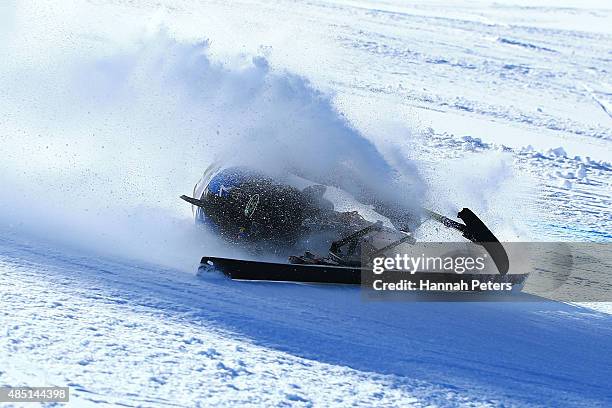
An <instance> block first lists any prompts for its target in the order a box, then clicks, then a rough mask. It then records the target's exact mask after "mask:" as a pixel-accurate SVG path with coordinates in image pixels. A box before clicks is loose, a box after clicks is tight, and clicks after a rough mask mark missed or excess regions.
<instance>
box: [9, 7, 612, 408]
mask: <svg viewBox="0 0 612 408" xmlns="http://www.w3.org/2000/svg"><path fill="white" fill-rule="evenodd" d="M519 3H521V2H520V1H518V0H517V1H515V2H495V3H490V4H488V3H464V2H453V3H451V2H448V3H446V4H445V3H443V2H434V3H427V4H425V3H424V2H404V3H400V2H381V3H378V4H376V5H372V4H369V3H366V2H348V1H347V2H332V3H326V2H319V1H310V2H305V3H302V4H300V5H299V6H298V5H296V4H295V3H293V2H285V1H281V2H276V3H264V2H233V3H232V4H227V3H225V2H214V1H213V2H206V3H194V2H191V1H189V2H188V1H172V2H166V1H160V2H155V3H151V2H150V1H122V0H121V1H109V2H95V3H94V2H92V3H91V6H92V7H100V8H108V7H120V8H119V10H120V11H121V10H129V11H130V12H133V13H140V12H142V13H143V15H144V14H147V13H151V12H153V11H156V10H157V9H158V8H159V6H160V4H161V5H164V4H165V13H166V15H167V16H169V17H168V21H167V24H168V25H169V26H170V27H171V28H172V29H173V30H174V31H176V32H177V33H178V34H181V35H183V36H184V37H187V38H192V37H197V36H200V35H203V34H206V35H210V36H211V40H212V42H211V44H212V45H211V47H212V49H213V50H216V51H217V52H219V50H224V49H226V48H227V50H228V53H236V52H238V51H239V52H243V51H246V52H247V53H249V52H257V50H258V49H259V47H262V46H263V52H264V53H265V52H270V55H269V59H270V61H271V63H272V64H273V65H276V66H279V67H285V68H287V69H289V70H290V71H293V72H297V73H299V74H303V75H305V76H307V77H309V78H311V79H312V81H313V82H314V83H315V84H317V85H318V86H321V87H322V88H329V89H332V90H333V91H334V92H336V93H337V96H338V100H339V101H340V102H339V103H340V105H341V106H340V108H341V110H342V109H344V110H346V115H347V117H349V118H350V119H354V118H359V117H360V116H366V114H367V113H368V112H369V109H370V108H371V107H376V106H378V105H379V104H381V105H389V106H395V105H397V106H401V107H402V108H405V109H408V110H409V111H410V112H411V113H412V114H414V116H415V117H416V118H418V120H420V122H421V123H420V126H419V129H418V130H419V132H420V133H422V136H423V137H422V138H421V139H420V140H422V141H423V146H421V147H420V149H419V153H420V154H423V155H424V156H423V157H424V159H425V161H429V162H430V163H431V164H430V165H431V167H432V168H433V169H435V167H436V165H438V164H440V163H444V161H445V160H447V159H450V158H456V157H459V158H470V159H474V158H478V157H479V156H478V155H479V154H484V153H486V152H491V151H497V150H499V151H505V152H507V153H508V154H509V155H510V156H511V157H512V158H513V160H514V163H515V165H516V168H517V169H518V171H519V173H518V174H519V175H518V176H517V177H520V175H521V174H525V175H530V176H533V177H535V179H536V180H537V182H538V183H539V184H538V185H537V186H536V190H537V195H535V196H533V195H530V196H528V197H525V200H524V205H528V206H531V207H533V208H532V209H533V210H534V211H536V212H537V213H538V214H539V215H540V217H541V218H538V220H533V222H532V224H533V225H532V227H533V231H534V235H538V236H541V237H542V238H544V239H567V240H586V241H588V240H600V241H609V240H610V239H611V238H612V236H611V235H610V234H611V231H612V188H611V185H612V177H611V175H612V167H611V165H610V163H609V162H610V159H611V158H612V155H611V154H610V153H611V152H612V149H611V147H610V143H612V130H611V126H610V125H611V123H612V122H611V120H612V119H611V118H610V116H609V111H606V109H607V107H609V106H610V103H612V98H611V95H612V93H611V88H610V85H609V81H610V72H611V71H612V59H611V56H612V50H611V49H610V44H611V43H612V36H611V34H610V31H609V30H607V29H598V28H597V27H598V25H599V26H605V24H602V21H603V22H604V23H605V22H606V21H610V18H611V16H612V11H611V10H610V9H609V7H606V8H604V7H603V6H601V7H600V6H597V7H595V8H593V9H587V8H584V7H557V6H555V5H554V4H553V2H549V3H550V4H552V5H550V6H548V5H542V6H531V5H530V6H525V7H523V6H521V5H520V4H519ZM544 3H547V2H542V4H544ZM547 4H548V3H547ZM581 21H584V22H585V23H584V24H583V26H580V24H579V23H580V22H581ZM227 27H231V29H228V28H227ZM200 30H201V31H200ZM283 30H285V31H283ZM279 33H280V34H279ZM288 44H291V46H289V45H288ZM323 45H325V46H326V47H329V49H328V48H325V49H324V50H323V51H321V50H320V49H318V47H319V46H321V47H322V46H323ZM215 47H216V48H215ZM266 50H267V51H266ZM330 50H331V51H330ZM353 102H355V103H354V104H353ZM353 105H355V106H353ZM386 115H387V116H393V113H392V112H390V113H386ZM393 143H396V144H397V145H398V146H400V145H401V144H402V143H406V142H405V141H402V140H394V141H393ZM528 145H533V146H534V147H533V148H529V147H528ZM557 147H564V148H565V150H566V151H564V150H560V149H555V148H557ZM575 156H580V157H575ZM587 156H590V158H587ZM191 182H192V180H189V181H188V183H191ZM517 182H518V180H517ZM22 238H23V237H16V238H11V237H9V236H2V235H0V288H1V291H0V306H1V309H0V310H2V312H0V326H1V327H2V329H0V330H2V331H0V333H1V335H0V350H1V352H0V384H10V385H22V384H23V385H30V386H36V385H58V386H66V385H68V386H70V387H71V393H72V395H71V400H72V403H71V404H70V405H72V406H79V407H80V406H116V405H125V406H147V407H149V406H150V407H166V406H219V405H224V406H236V405H237V404H245V405H250V406H332V405H333V406H352V405H365V406H585V407H596V406H602V407H604V406H610V405H612V394H611V392H610V386H609V379H610V378H611V377H612V372H611V368H610V367H612V361H611V359H612V342H611V341H610V339H611V338H612V337H611V335H612V325H611V319H612V317H611V316H610V314H609V312H608V314H605V313H600V312H597V311H593V310H592V309H587V308H582V307H579V306H575V305H567V304H563V303H558V302H550V301H543V300H540V301H525V302H513V303H504V302H490V303H433V302H432V303H391V304H389V303H385V304H382V303H366V302H362V300H361V298H360V295H359V292H358V289H356V288H345V287H318V286H308V285H288V284H278V285H276V284H253V283H251V284H249V283H241V282H229V281H226V280H223V279H218V280H203V279H201V278H197V277H194V276H192V275H189V274H185V273H181V272H177V271H174V270H171V269H163V268H160V267H157V266H154V265H145V264H139V263H130V262H128V261H125V262H123V261H121V260H115V261H111V260H109V259H107V258H102V257H99V256H95V255H93V254H88V253H82V254H79V255H76V254H75V253H74V252H72V251H71V250H68V249H65V250H64V249H62V248H60V247H53V246H50V245H48V244H39V243H37V242H36V241H32V242H30V243H29V244H25V243H23V240H22ZM525 299H531V298H529V297H528V296H526V297H525ZM531 300H533V299H531ZM589 306H590V307H593V308H601V309H602V310H603V309H605V307H608V308H609V304H603V306H604V307H602V304H595V305H589ZM16 406H19V405H16ZM24 406H25V405H24Z"/></svg>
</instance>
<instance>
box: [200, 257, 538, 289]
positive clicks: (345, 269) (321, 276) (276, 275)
mask: <svg viewBox="0 0 612 408" xmlns="http://www.w3.org/2000/svg"><path fill="white" fill-rule="evenodd" d="M201 266H202V267H207V266H209V267H213V268H214V269H216V270H218V271H220V272H222V273H223V274H224V275H226V276H228V277H229V278H231V279H236V280H249V281H272V282H303V283H328V284H348V285H360V284H361V276H362V269H361V268H359V267H350V266H335V265H312V264H290V263H276V262H260V261H247V260H242V259H230V258H217V257H209V256H205V257H203V258H202V261H201ZM527 276H528V274H508V275H500V274H497V273H496V274H456V273H438V272H417V273H415V274H413V275H410V274H406V275H405V277H406V278H407V279H408V280H413V281H414V282H418V281H420V280H423V279H427V280H429V281H430V282H432V283H434V282H435V283H441V282H446V283H456V282H461V281H462V280H478V281H480V282H482V283H486V282H491V283H502V282H506V283H511V284H512V285H513V286H515V285H522V284H523V283H524V282H525V280H526V279H527Z"/></svg>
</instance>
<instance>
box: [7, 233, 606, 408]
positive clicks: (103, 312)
mask: <svg viewBox="0 0 612 408" xmlns="http://www.w3.org/2000/svg"><path fill="white" fill-rule="evenodd" d="M0 267H1V268H2V274H1V275H0V279H1V284H2V287H3V292H2V297H1V300H2V305H3V309H2V313H1V314H0V322H1V323H2V326H3V327H4V328H5V329H4V333H3V335H2V342H3V344H2V348H3V353H2V355H1V356H0V364H1V365H0V367H2V368H1V369H0V382H2V383H6V384H30V385H34V384H54V385H63V386H65V385H68V386H70V387H71V390H72V391H71V392H72V393H73V394H72V397H73V398H74V400H75V403H74V405H75V406H82V405H83V406H84V404H85V403H87V402H91V403H96V404H99V405H107V404H109V405H113V404H120V403H121V404H127V405H129V406H137V405H139V406H172V405H176V406H198V405H201V406H210V405H219V404H225V405H235V404H238V403H240V404H249V405H252V406H270V405H281V406H284V405H290V406H321V405H323V406H330V405H335V406H349V405H354V404H361V405H364V406H585V407H595V406H601V407H604V406H609V405H610V404H611V403H612V396H611V395H610V389H609V378H610V375H611V374H612V372H611V368H610V367H612V361H611V360H612V357H611V356H612V343H611V342H610V336H611V335H612V325H611V323H612V317H611V316H610V315H606V314H601V313H598V312H594V311H591V310H589V309H582V308H579V307H576V306H571V305H567V304H563V303H557V302H551V301H544V300H543V299H540V300H539V301H538V300H535V299H529V297H527V296H526V297H525V298H524V299H523V300H522V301H520V302H511V303H507V302H408V303H406V302H391V303H386V302H364V301H363V300H362V298H361V296H360V294H359V288H356V287H335V286H329V287H326V286H316V285H311V286H310V285H293V284H272V283H247V282H232V281H228V280H226V279H223V278H217V279H216V280H215V279H213V280H210V279H202V278H198V277H194V276H192V275H189V274H184V273H180V272H175V271H172V270H168V269H160V268H156V267H154V266H151V265H146V264H136V263H132V264H125V263H121V262H117V261H112V260H109V259H103V258H93V257H89V256H88V257H83V256H79V255H74V254H70V253H67V252H56V251H55V250H54V249H53V248H48V247H41V246H36V247H34V248H32V247H31V246H29V245H23V244H19V243H17V242H15V241H10V240H6V239H3V240H2V243H1V244H0Z"/></svg>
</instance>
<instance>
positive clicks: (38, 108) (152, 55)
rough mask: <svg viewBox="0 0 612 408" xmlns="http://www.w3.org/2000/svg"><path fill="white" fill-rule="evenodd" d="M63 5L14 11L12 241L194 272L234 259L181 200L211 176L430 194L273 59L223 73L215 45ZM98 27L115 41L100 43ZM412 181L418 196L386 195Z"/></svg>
mask: <svg viewBox="0 0 612 408" xmlns="http://www.w3.org/2000/svg"><path fill="white" fill-rule="evenodd" d="M61 4H67V5H64V6H63V7H65V8H66V9H65V10H49V9H46V8H42V11H41V8H40V7H37V8H35V9H27V8H26V6H23V5H20V6H19V7H15V10H16V11H15V18H14V21H13V26H14V27H13V29H11V30H10V32H9V33H8V35H7V36H6V37H4V38H3V39H2V44H0V49H2V50H3V52H5V53H6V54H7V55H8V57H9V58H4V59H3V62H2V64H3V67H2V76H1V77H0V86H1V87H2V89H3V93H2V95H0V113H1V114H2V130H1V133H0V143H1V150H2V151H1V153H2V162H0V185H1V186H2V189H1V191H0V206H1V207H0V208H2V210H1V212H0V231H3V233H2V234H3V235H5V234H14V235H19V236H37V237H41V236H42V237H45V238H46V239H48V240H50V241H51V243H52V244H53V245H55V244H62V245H68V246H71V247H75V248H77V249H80V250H94V251H97V252H100V253H105V254H108V253H111V254H113V255H118V256H125V257H130V258H137V259H143V260H147V261H152V262H156V263H160V264H164V265H168V266H172V267H179V268H184V269H189V268H191V267H192V266H193V262H195V261H197V259H198V257H199V256H201V255H202V254H203V253H205V252H206V253H219V252H223V251H225V250H224V249H223V248H222V246H221V245H220V244H219V243H218V242H216V240H214V239H213V238H211V237H207V236H206V234H204V233H203V232H202V231H199V230H198V229H197V228H196V227H195V226H194V225H193V223H192V220H191V214H190V210H189V206H188V205H187V204H186V203H184V202H182V201H180V200H179V199H178V196H179V195H180V194H184V193H187V194H189V193H191V189H192V187H193V184H194V183H195V182H196V181H197V179H198V178H199V176H200V175H201V173H202V171H203V170H204V169H205V168H206V166H207V165H208V164H209V163H211V162H212V161H215V160H219V159H221V160H223V159H228V160H235V161H239V162H244V161H245V160H248V161H250V162H252V163H254V164H258V165H260V166H262V165H266V166H267V167H270V166H271V167H272V168H270V170H274V171H278V170H284V169H291V170H294V171H297V172H298V173H300V174H302V175H303V176H305V177H312V178H314V179H317V180H320V181H322V182H335V183H337V184H340V185H341V186H342V187H344V188H346V189H347V190H349V191H351V192H353V193H355V194H360V193H361V192H362V191H363V187H364V186H366V187H367V189H369V190H372V191H373V192H374V193H375V194H377V195H379V196H383V195H387V196H388V198H389V199H395V200H397V201H402V202H405V203H408V201H407V199H408V197H410V196H412V195H413V194H411V192H414V191H419V189H421V188H422V187H421V183H420V180H419V178H418V177H417V176H416V173H415V172H413V170H414V169H413V167H412V166H411V165H410V163H407V162H405V161H404V160H403V159H401V157H395V158H394V159H393V162H389V161H387V160H386V159H385V158H384V157H383V156H382V155H381V154H380V153H379V152H378V150H377V149H376V148H375V147H374V145H373V144H372V143H370V142H369V141H368V140H367V139H366V138H365V137H364V136H363V135H361V134H360V133H359V132H358V131H357V130H355V129H354V128H352V127H351V126H350V125H349V124H348V123H347V121H346V120H344V119H343V116H342V115H340V114H339V113H338V112H337V111H336V109H334V106H333V104H332V102H331V100H330V97H329V96H327V95H324V94H322V93H320V92H318V91H317V90H315V89H314V88H313V87H312V86H311V85H310V84H309V82H308V81H307V80H306V79H304V78H302V77H300V76H297V75H293V74H291V73H287V72H283V71H280V72H279V71H275V70H274V69H272V68H270V66H269V64H268V62H267V61H266V60H265V59H264V58H262V57H254V58H253V57H244V56H238V57H236V58H235V59H234V60H232V61H225V62H223V63H221V62H216V61H214V60H213V59H212V58H211V57H210V56H209V54H208V51H207V41H205V40H203V41H200V42H199V43H194V42H183V41H179V40H176V39H175V38H174V37H173V35H172V34H170V33H168V32H167V31H166V30H164V29H157V28H156V29H154V30H150V29H149V30H148V31H147V30H144V29H142V30H141V29H138V28H136V29H130V30H128V29H126V28H125V27H124V26H123V25H122V24H121V23H120V22H119V20H117V22H113V19H112V18H113V16H98V15H96V16H91V15H88V14H86V13H83V12H82V10H79V6H77V5H70V4H68V2H67V3H61ZM60 16H61V18H60ZM96 19H105V21H107V22H108V23H113V24H114V25H112V26H113V27H114V28H113V30H107V31H108V32H107V33H105V34H104V35H102V34H100V35H97V34H96V35H91V31H92V30H91V29H90V28H89V26H88V24H89V23H90V22H93V21H97V20H96ZM60 21H61V23H60ZM79 27H80V28H79ZM114 30H115V31H118V32H119V33H111V31H114ZM123 31H126V32H123ZM127 31H129V32H127ZM83 33H87V35H84V34H83ZM113 37H119V40H118V39H116V38H115V39H113ZM126 38H129V39H130V41H129V42H127V43H126V41H125V39H126ZM396 169H401V171H397V170H396ZM400 182H407V183H404V184H401V185H403V186H408V187H405V188H402V189H400V188H387V187H388V186H399V185H400ZM383 187H384V188H383ZM415 205H416V203H415Z"/></svg>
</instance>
